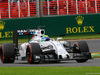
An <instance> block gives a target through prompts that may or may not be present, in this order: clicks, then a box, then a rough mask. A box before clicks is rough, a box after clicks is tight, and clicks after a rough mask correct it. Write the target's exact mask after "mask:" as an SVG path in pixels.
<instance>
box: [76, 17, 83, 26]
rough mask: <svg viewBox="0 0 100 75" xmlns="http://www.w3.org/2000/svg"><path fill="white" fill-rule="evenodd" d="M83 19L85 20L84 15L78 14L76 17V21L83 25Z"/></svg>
mask: <svg viewBox="0 0 100 75" xmlns="http://www.w3.org/2000/svg"><path fill="white" fill-rule="evenodd" d="M83 20H84V17H82V16H77V17H76V21H77V24H78V25H82V24H83Z"/></svg>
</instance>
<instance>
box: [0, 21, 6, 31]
mask: <svg viewBox="0 0 100 75" xmlns="http://www.w3.org/2000/svg"><path fill="white" fill-rule="evenodd" d="M4 26H5V22H4V21H0V30H3V29H4Z"/></svg>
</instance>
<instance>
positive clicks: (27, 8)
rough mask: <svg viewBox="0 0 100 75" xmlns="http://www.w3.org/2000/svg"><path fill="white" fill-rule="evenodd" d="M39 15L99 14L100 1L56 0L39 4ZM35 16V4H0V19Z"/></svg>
mask: <svg viewBox="0 0 100 75" xmlns="http://www.w3.org/2000/svg"><path fill="white" fill-rule="evenodd" d="M39 9H40V14H41V16H44V15H72V14H92V13H100V0H84V1H83V0H82V1H78V0H57V1H49V0H47V1H42V2H40V8H39ZM34 15H35V16H36V15H37V7H36V2H29V1H28V2H19V1H18V2H8V3H0V18H1V19H3V18H21V17H30V16H34Z"/></svg>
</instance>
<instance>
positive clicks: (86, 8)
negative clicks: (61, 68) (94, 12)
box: [85, 0, 88, 14]
mask: <svg viewBox="0 0 100 75" xmlns="http://www.w3.org/2000/svg"><path fill="white" fill-rule="evenodd" d="M85 5H86V14H87V13H88V9H87V0H85Z"/></svg>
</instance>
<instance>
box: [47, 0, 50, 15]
mask: <svg viewBox="0 0 100 75" xmlns="http://www.w3.org/2000/svg"><path fill="white" fill-rule="evenodd" d="M47 5H48V15H50V12H49V0H47Z"/></svg>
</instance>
